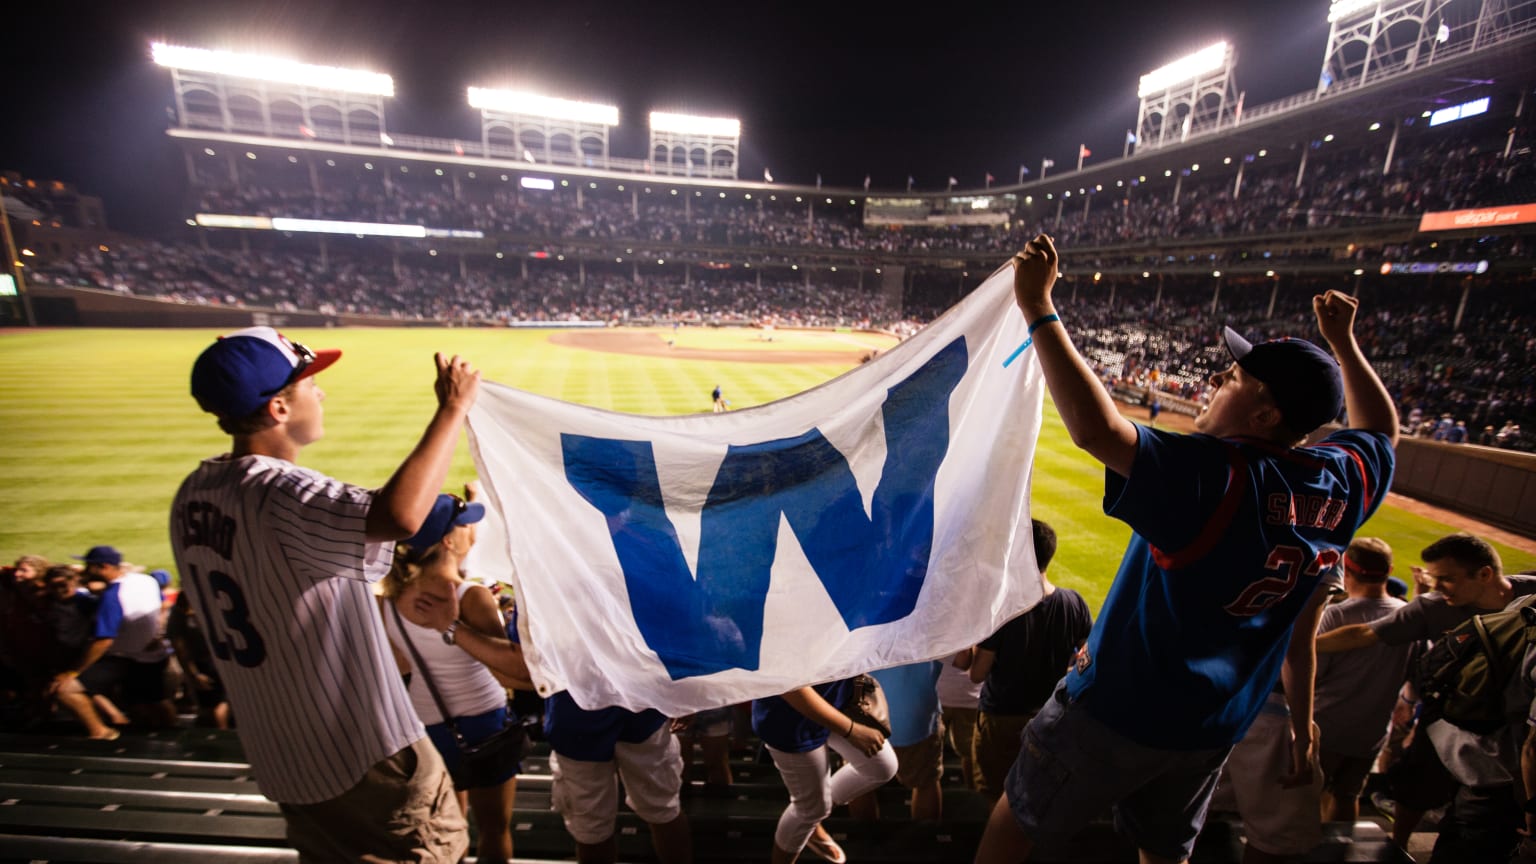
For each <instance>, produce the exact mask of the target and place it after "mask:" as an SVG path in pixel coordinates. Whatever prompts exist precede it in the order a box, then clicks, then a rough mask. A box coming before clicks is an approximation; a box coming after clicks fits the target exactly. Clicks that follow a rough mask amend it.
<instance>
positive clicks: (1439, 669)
mask: <svg viewBox="0 0 1536 864" xmlns="http://www.w3.org/2000/svg"><path fill="white" fill-rule="evenodd" d="M1533 604H1536V595H1528V596H1525V597H1521V598H1519V599H1518V600H1516V601H1515V602H1513V603H1511V604H1510V605H1509V606H1508V607H1507V608H1505V609H1504V610H1503V611H1502V612H1490V613H1488V614H1486V615H1474V616H1472V618H1470V619H1468V620H1466V621H1463V622H1462V623H1460V624H1458V625H1456V626H1455V627H1453V628H1451V629H1450V630H1447V631H1446V633H1445V635H1444V636H1442V637H1440V639H1439V640H1437V641H1436V642H1435V644H1434V645H1433V646H1431V647H1430V649H1429V651H1428V652H1426V653H1425V655H1424V658H1423V659H1422V660H1420V661H1419V668H1418V673H1417V675H1416V676H1415V677H1414V684H1415V685H1417V686H1418V689H1419V695H1420V698H1422V699H1423V700H1424V717H1425V718H1426V719H1430V720H1434V719H1444V720H1448V721H1450V722H1451V723H1453V724H1455V725H1457V726H1460V727H1461V728H1463V729H1465V730H1467V731H1469V732H1475V733H1477V734H1479V735H1486V734H1488V733H1490V732H1493V731H1495V730H1497V729H1500V728H1502V727H1504V726H1507V725H1509V716H1508V714H1507V713H1506V711H1505V706H1504V691H1505V688H1506V687H1508V685H1509V681H1510V677H1511V676H1512V675H1514V674H1515V673H1516V672H1518V671H1519V670H1520V668H1521V666H1522V664H1523V662H1524V659H1525V651H1526V647H1527V646H1528V645H1532V644H1536V605H1533Z"/></svg>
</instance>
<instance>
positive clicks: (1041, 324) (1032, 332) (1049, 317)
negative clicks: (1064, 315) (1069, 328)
mask: <svg viewBox="0 0 1536 864" xmlns="http://www.w3.org/2000/svg"><path fill="white" fill-rule="evenodd" d="M1060 320H1061V316H1060V315H1057V314H1056V313H1055V312H1052V313H1051V314H1049V315H1047V316H1045V317H1044V318H1040V319H1038V320H1036V321H1035V323H1033V324H1031V325H1029V335H1031V336H1033V335H1035V331H1036V330H1039V329H1040V328H1041V327H1044V326H1045V325H1047V324H1049V323H1051V322H1052V321H1060Z"/></svg>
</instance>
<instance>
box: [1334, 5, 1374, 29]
mask: <svg viewBox="0 0 1536 864" xmlns="http://www.w3.org/2000/svg"><path fill="white" fill-rule="evenodd" d="M1380 5H1381V0H1333V2H1332V3H1330V4H1328V23H1329V24H1332V23H1333V22H1335V21H1337V20H1339V19H1340V18H1348V17H1349V16H1351V15H1353V14H1355V13H1356V12H1360V11H1363V10H1365V9H1369V8H1371V7H1372V6H1380Z"/></svg>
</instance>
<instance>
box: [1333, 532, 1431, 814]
mask: <svg viewBox="0 0 1536 864" xmlns="http://www.w3.org/2000/svg"><path fill="white" fill-rule="evenodd" d="M1391 572H1392V547H1390V546H1388V545H1387V544H1386V542H1385V541H1383V540H1381V539H1380V538H1377V537H1356V538H1355V539H1354V541H1353V542H1351V543H1350V544H1349V548H1348V549H1346V550H1344V591H1345V593H1346V594H1347V595H1348V598H1347V599H1346V600H1344V601H1343V602H1341V603H1337V604H1335V605H1333V606H1330V607H1328V608H1327V609H1325V610H1323V620H1322V623H1321V624H1320V625H1319V627H1318V629H1319V630H1320V631H1321V632H1323V633H1328V632H1330V631H1333V630H1336V629H1338V628H1340V627H1344V626H1347V625H1351V624H1369V623H1370V622H1372V621H1375V620H1377V619H1380V618H1385V617H1387V616H1388V615H1391V614H1392V613H1394V612H1396V611H1397V610H1398V609H1401V608H1402V607H1403V606H1404V605H1406V604H1405V603H1404V602H1403V601H1402V600H1398V599H1396V598H1394V597H1389V596H1387V576H1388V574H1390V573H1391ZM1417 644H1418V643H1410V644H1404V645H1387V644H1383V643H1378V644H1376V645H1373V646H1371V647H1370V648H1362V649H1360V650H1359V651H1354V652H1350V653H1348V654H1337V653H1335V654H1323V655H1320V656H1319V657H1318V660H1317V695H1316V697H1315V698H1316V704H1315V708H1314V710H1315V712H1316V713H1315V721H1316V723H1317V725H1318V728H1319V729H1320V730H1322V735H1321V737H1320V738H1319V742H1320V743H1319V747H1320V749H1321V751H1322V752H1321V754H1320V760H1321V762H1322V767H1323V776H1324V785H1323V818H1324V819H1326V820H1328V821H1330V822H1341V821H1342V822H1353V821H1355V820H1356V819H1357V818H1358V817H1359V815H1360V793H1361V791H1362V790H1363V789H1364V788H1365V781H1366V779H1367V778H1368V777H1369V776H1370V772H1371V765H1372V764H1374V763H1375V761H1376V754H1377V753H1378V752H1380V751H1381V748H1382V745H1383V744H1385V743H1386V740H1387V724H1388V722H1389V720H1390V718H1391V716H1392V708H1393V706H1394V705H1395V704H1396V702H1397V699H1398V698H1399V695H1398V694H1399V693H1400V691H1401V690H1402V685H1403V681H1404V679H1405V678H1406V677H1407V671H1408V662H1409V657H1410V655H1411V654H1412V653H1413V650H1414V646H1415V645H1417Z"/></svg>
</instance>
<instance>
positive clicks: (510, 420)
mask: <svg viewBox="0 0 1536 864" xmlns="http://www.w3.org/2000/svg"><path fill="white" fill-rule="evenodd" d="M1012 273H1013V270H1012V268H1011V267H1004V268H1003V269H1002V270H999V271H998V272H997V273H994V274H993V275H992V277H991V278H989V279H988V280H987V281H986V283H985V284H983V285H982V286H981V287H980V288H979V289H977V290H976V291H975V292H974V293H972V294H971V296H970V297H968V298H966V299H965V300H964V301H962V302H961V303H960V304H959V305H957V306H956V307H955V308H953V309H951V310H950V311H949V312H948V313H946V314H945V315H944V316H943V317H941V318H940V319H939V320H937V321H935V322H934V323H932V324H930V325H929V326H928V327H926V328H924V329H923V330H922V331H921V332H919V333H918V334H917V335H916V336H913V337H912V338H910V339H908V340H907V341H905V342H903V343H902V344H900V345H898V346H896V347H895V348H893V349H891V350H890V351H888V352H886V353H884V354H883V355H881V356H879V357H877V358H875V359H874V360H872V361H871V362H869V363H866V364H864V365H863V366H860V367H859V368H857V369H855V370H853V371H851V372H849V373H847V374H845V375H843V376H842V377H840V378H837V379H835V380H833V381H830V382H828V383H826V384H823V385H821V386H819V387H816V388H814V389H812V390H809V391H806V392H804V393H801V394H799V395H796V396H793V397H790V398H788V399H784V400H781V401H779V402H774V403H771V404H768V405H763V406H761V407H758V408H751V409H747V410H742V411H732V412H727V413H723V414H700V415H690V416H684V417H639V416H634V415H626V414H617V413H613V412H609V411H603V410H599V409H595V408H587V407H583V406H580V405H573V404H569V403H564V402H559V401H556V400H553V399H548V398H545V397H542V396H535V395H533V394H530V393H524V392H521V391H518V390H513V389H511V388H508V387H504V386H501V385H497V384H491V383H486V384H485V385H483V386H482V387H481V390H480V397H479V400H478V401H477V403H476V405H475V407H474V409H473V410H472V411H471V412H470V416H469V421H470V422H469V425H470V441H471V445H472V447H473V450H474V456H475V462H476V465H477V467H478V468H479V471H480V477H481V480H482V481H483V483H484V485H485V487H486V490H487V493H488V495H487V497H488V499H489V500H488V504H489V508H490V511H491V514H490V516H488V517H487V520H486V523H483V524H484V528H483V530H482V531H481V533H480V543H479V545H478V546H477V548H476V553H477V557H476V558H475V559H474V560H472V562H471V572H473V573H475V574H477V575H481V576H499V575H501V574H505V573H510V574H511V581H512V583H513V585H514V587H515V589H516V591H517V597H518V604H519V608H520V610H521V615H520V622H519V627H520V636H521V638H522V640H523V648H524V651H525V653H526V656H527V660H528V666H529V669H530V671H531V672H532V673H533V680H534V682H535V683H536V684H537V685H538V687H539V691H540V692H541V693H543V694H545V695H549V694H552V693H554V692H556V691H558V690H561V689H568V690H569V691H570V694H571V696H572V697H573V698H574V699H575V700H576V702H577V703H578V704H580V705H582V706H583V707H587V708H598V707H603V706H608V705H622V706H624V707H626V708H630V709H634V710H639V709H644V708H657V709H660V710H661V711H662V712H663V713H665V714H668V715H670V716H681V715H685V714H689V713H691V712H694V711H697V710H700V709H704V708H711V707H717V706H721V705H729V704H732V703H735V702H741V701H745V700H748V699H754V698H760V697H763V696H770V695H774V694H778V693H783V692H785V691H787V690H792V689H794V688H796V687H800V686H804V685H806V684H813V683H819V682H823V681H830V680H834V679H838V678H844V677H848V676H850V675H854V674H857V673H860V672H866V671H869V670H872V669H878V668H883V667H887V666H894V665H897V664H901V663H909V662H915V661H921V660H930V659H934V658H938V657H943V656H946V655H949V654H951V653H952V652H954V651H957V650H959V649H961V648H964V647H966V646H969V645H973V644H975V643H976V642H978V641H980V640H981V639H983V638H985V637H987V636H989V635H990V634H991V633H992V632H994V631H995V630H996V629H997V628H998V627H999V626H1001V625H1002V624H1003V623H1004V622H1006V621H1008V620H1009V619H1010V618H1012V617H1013V616H1015V615H1017V614H1018V613H1020V612H1022V611H1023V610H1025V609H1027V608H1028V607H1030V606H1032V605H1034V604H1035V603H1036V602H1038V600H1039V599H1040V595H1041V589H1040V577H1039V571H1038V569H1037V567H1036V564H1035V559H1034V550H1033V544H1032V542H1031V532H1030V517H1029V480H1030V471H1031V467H1032V463H1033V457H1034V450H1035V441H1036V439H1037V437H1038V435H1039V431H1040V414H1041V404H1042V398H1043V394H1044V383H1043V379H1042V377H1041V374H1040V367H1039V364H1038V363H1037V362H1036V360H1035V357H1034V352H1033V351H1032V350H1024V351H1023V352H1022V353H1018V352H1017V349H1018V348H1019V346H1020V344H1021V343H1023V342H1024V340H1025V338H1026V334H1025V326H1024V321H1023V318H1022V316H1021V315H1020V314H1019V312H1018V310H1017V309H1015V308H1014V305H1013V296H1012ZM1010 358H1013V359H1012V360H1011V362H1009V365H1007V366H1005V365H1004V362H1005V361H1008V360H1010Z"/></svg>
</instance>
